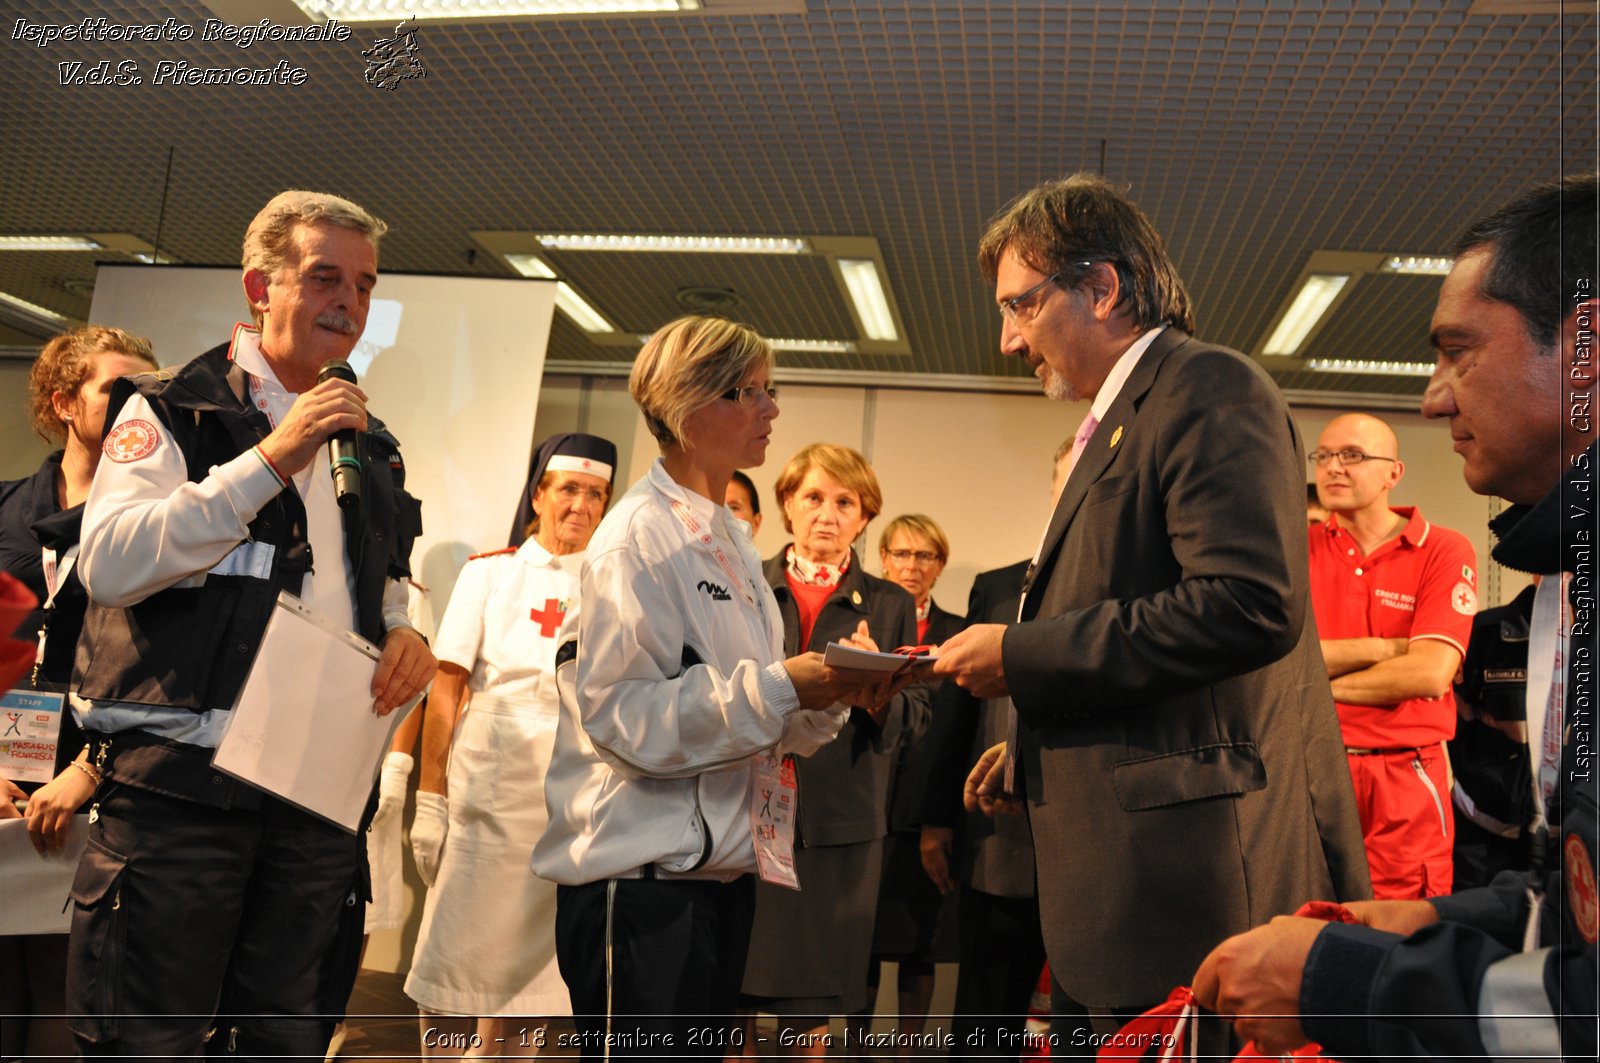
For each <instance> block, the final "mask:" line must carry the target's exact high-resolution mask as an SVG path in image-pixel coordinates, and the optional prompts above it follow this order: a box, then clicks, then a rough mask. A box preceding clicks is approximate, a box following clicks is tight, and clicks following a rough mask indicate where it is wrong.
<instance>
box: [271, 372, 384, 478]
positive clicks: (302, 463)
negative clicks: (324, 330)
mask: <svg viewBox="0 0 1600 1063" xmlns="http://www.w3.org/2000/svg"><path fill="white" fill-rule="evenodd" d="M341 369H342V370H343V372H342V373H341V372H340V370H341ZM366 403H367V393H366V392H364V391H362V390H361V389H360V388H359V387H357V386H356V383H355V373H354V372H352V371H351V369H350V364H349V363H348V362H346V361H344V360H343V359H335V360H334V361H332V362H329V363H328V364H327V365H326V366H324V367H323V369H322V372H321V373H319V374H318V375H317V383H316V386H315V387H313V388H311V389H310V390H309V391H303V392H301V393H300V396H299V397H298V398H296V399H295V400H294V405H293V406H291V407H290V408H289V412H288V413H287V414H286V415H285V416H284V418H283V421H282V422H281V423H279V425H278V427H277V428H275V429H273V430H272V433H271V434H270V435H268V436H267V438H265V439H263V440H262V441H261V443H260V448H261V451H262V453H263V454H265V455H266V457H267V459H268V460H269V461H270V462H272V464H273V466H274V467H275V468H276V469H277V470H278V471H279V472H280V473H281V474H282V475H284V476H293V475H294V474H295V473H297V472H299V471H300V470H301V469H304V468H305V467H306V466H307V465H309V464H311V462H312V460H313V459H315V458H316V456H317V450H318V449H319V448H320V447H321V446H322V445H323V444H324V443H327V444H328V449H329V458H330V459H331V460H332V461H333V462H334V468H335V469H338V468H341V467H343V468H347V469H350V471H351V472H352V473H354V475H353V476H351V480H353V481H354V482H356V483H357V484H359V482H360V475H359V472H360V470H359V467H356V468H351V467H350V466H348V465H341V464H340V463H339V459H340V457H341V456H342V455H341V454H340V453H339V452H337V451H336V449H335V448H336V447H337V446H338V445H339V444H336V443H335V441H334V437H335V436H338V435H340V434H342V435H344V436H345V437H347V439H348V443H347V445H348V447H349V451H348V456H349V457H350V458H351V459H352V460H354V459H355V457H356V450H355V433H356V432H360V431H364V430H365V429H366V427H367V406H366ZM337 486H338V485H337V480H336V482H335V488H336V489H337ZM359 491H360V488H359V487H357V495H356V497H357V498H359ZM340 504H341V505H351V504H353V503H347V502H343V501H341V502H340Z"/></svg>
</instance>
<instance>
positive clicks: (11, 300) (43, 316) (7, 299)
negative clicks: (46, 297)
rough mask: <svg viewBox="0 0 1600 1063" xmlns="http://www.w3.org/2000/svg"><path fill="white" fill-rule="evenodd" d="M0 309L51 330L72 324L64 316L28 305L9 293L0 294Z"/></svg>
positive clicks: (35, 304) (40, 307)
mask: <svg viewBox="0 0 1600 1063" xmlns="http://www.w3.org/2000/svg"><path fill="white" fill-rule="evenodd" d="M0 307H3V308H6V309H9V310H12V311H14V312H17V313H18V314H20V316H21V317H23V318H24V319H25V320H28V321H30V322H32V323H36V324H39V325H44V326H47V327H52V328H63V327H65V326H67V325H70V324H71V323H72V319H71V318H69V317H67V315H65V314H58V313H56V312H55V311H54V310H51V309H50V308H49V307H47V306H40V305H39V304H38V303H30V302H28V300H26V299H19V298H18V297H17V296H15V295H12V294H11V293H10V292H0Z"/></svg>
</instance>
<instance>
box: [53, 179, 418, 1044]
mask: <svg viewBox="0 0 1600 1063" xmlns="http://www.w3.org/2000/svg"><path fill="white" fill-rule="evenodd" d="M386 228H387V226H385V225H384V223H383V222H381V221H379V220H378V219H377V218H375V217H373V216H372V215H371V214H369V213H368V212H367V211H365V210H363V209H362V208H361V207H359V206H357V205H356V204H354V203H351V202H349V201H348V200H344V199H340V198H338V197H336V196H328V195H321V194H317V193H311V192H284V193H282V194H281V195H279V196H277V197H275V198H274V199H273V200H272V201H271V202H269V203H268V204H267V205H266V207H265V208H263V209H262V210H261V212H260V213H259V214H258V215H257V216H256V218H255V220H254V221H253V222H251V224H250V227H249V229H248V230H247V232H246V233H245V239H244V293H245V298H246V300H247V301H248V303H249V305H250V310H251V315H252V317H253V318H254V322H255V324H254V327H253V328H252V327H250V326H246V325H238V326H236V327H235V329H234V333H233V337H232V340H231V341H230V342H228V343H224V344H222V345H220V346H218V347H215V348H213V349H212V350H210V351H207V352H206V353H205V354H202V355H200V356H199V357H197V358H195V359H194V360H192V361H190V362H188V363H187V364H185V365H183V366H181V367H179V368H175V369H164V370H161V371H159V372H155V373H147V374H142V375H140V376H136V377H127V378H124V379H122V380H119V381H118V382H117V383H116V385H115V386H114V388H113V390H112V393H111V399H110V405H109V408H108V413H107V418H106V420H107V423H108V424H110V425H111V427H110V428H109V429H108V430H107V432H106V436H105V442H104V449H105V453H106V458H107V460H106V461H103V462H101V464H100V473H99V475H97V476H96V478H95V482H94V486H93V487H92V488H91V490H90V492H89V499H88V501H87V503H86V504H85V507H84V514H83V538H82V541H83V547H82V554H81V557H80V559H79V565H80V569H79V571H80V573H81V575H82V578H83V583H84V585H85V586H86V587H87V588H88V590H89V595H90V597H91V599H92V602H91V605H90V607H89V611H88V615H87V617H86V618H85V622H84V633H83V637H82V639H81V640H80V642H79V645H78V655H77V667H76V669H75V674H74V683H73V686H74V688H75V695H74V698H73V707H74V710H75V711H76V712H77V714H78V718H79V721H80V722H81V723H82V725H83V728H84V730H85V731H86V732H88V735H89V739H90V749H91V759H90V762H91V763H92V764H93V765H94V769H93V770H94V773H95V774H96V775H97V776H99V779H98V780H97V781H98V782H99V785H98V787H97V790H96V793H95V797H94V805H93V808H92V810H91V816H90V820H91V823H92V826H91V828H90V837H89V845H88V849H87V851H86V852H85V854H84V857H83V861H82V863H81V864H80V865H79V867H78V873H77V878H76V881H75V882H74V884H73V889H72V898H73V901H74V904H75V907H74V910H73V917H72V937H71V943H70V946H69V956H68V971H67V983H68V985H67V1003H68V1010H69V1011H70V1012H71V1013H72V1014H71V1016H70V1019H69V1023H70V1025H71V1026H72V1029H73V1032H74V1034H75V1035H76V1037H77V1041H78V1046H79V1048H80V1050H81V1051H82V1053H83V1054H84V1055H86V1056H129V1057H131V1056H152V1057H164V1058H187V1057H191V1056H198V1055H200V1054H202V1053H203V1052H204V1051H205V1047H206V1042H207V1041H208V1040H210V1039H212V1038H217V1039H219V1040H215V1041H212V1047H213V1048H216V1047H218V1046H220V1045H225V1046H226V1047H227V1050H228V1051H229V1052H230V1053H232V1054H237V1055H239V1056H243V1057H246V1058H251V1057H267V1056H307V1057H317V1058H320V1057H321V1056H322V1055H323V1051H324V1048H325V1046H326V1045H327V1043H328V1034H329V1032H330V1030H331V1028H332V1022H333V1020H332V1019H331V1018H325V1017H321V1016H318V1015H317V1013H318V1012H320V1011H326V1010H328V1009H329V1008H330V1007H337V1006H338V1005H339V1004H342V1002H343V1001H344V1000H345V999H346V996H347V995H348V990H349V985H350V980H351V979H353V977H354V973H355V966H356V951H355V950H356V949H359V947H360V931H361V919H360V912H361V906H360V905H359V904H357V903H356V901H357V900H359V899H360V898H361V897H362V896H364V895H365V888H364V885H363V882H364V879H365V869H364V867H363V866H362V865H363V861H364V851H363V843H362V839H361V837H360V835H359V834H357V835H354V836H352V835H351V834H348V833H346V832H345V831H344V830H343V829H341V828H339V827H336V826H333V825H331V824H329V823H327V822H325V821H323V820H320V819H317V818H315V817H313V816H311V815H310V814H308V813H306V812H304V811H302V810H300V809H298V808H296V807H294V806H292V805H290V804H288V803H287V802H285V801H283V800H281V799H279V798H277V797H275V796H273V795H271V794H268V793H265V792H263V791H261V790H258V789H255V788H253V787H251V786H248V785H245V784H244V783H242V782H239V781H237V780H234V779H231V778H229V777H227V776H225V775H222V774H220V773H218V772H217V771H215V770H214V769H213V768H212V766H211V758H212V754H213V753H214V751H215V748H216V745H217V743H218V741H219V739H220V737H221V735H222V732H223V730H224V728H225V727H226V725H227V721H228V719H229V717H230V714H231V708H232V706H233V704H234V701H235V698H236V696H237V695H238V693H239V690H240V689H241V687H242V686H243V684H244V681H245V678H246V676H247V674H248V673H249V671H250V668H251V665H252V662H253V660H254V658H255V652H256V649H257V648H258V647H259V645H260V643H261V639H262V636H263V635H264V633H265V630H266V625H267V620H268V618H269V617H270V615H271V613H272V610H273V603H274V602H275V601H276V599H277V596H278V594H279V593H280V592H288V593H290V594H294V595H297V596H299V597H300V598H301V600H303V601H304V602H305V603H306V604H307V605H309V606H310V607H311V608H313V609H314V610H316V611H317V612H319V613H321V614H323V615H324V616H327V617H329V618H330V619H332V620H333V621H334V622H335V623H336V624H338V625H339V626H340V627H343V628H349V629H354V630H356V631H358V632H360V633H361V634H362V635H363V636H365V637H366V638H367V639H369V640H371V641H372V642H374V643H377V644H379V645H381V646H382V648H383V653H382V658H381V660H380V661H379V663H378V666H377V669H376V671H375V673H374V675H373V679H372V686H371V691H372V698H373V701H372V709H373V711H375V712H377V713H378V714H379V715H383V714H386V713H388V712H390V711H392V710H393V709H395V708H396V707H397V706H399V705H402V704H404V703H405V702H406V701H408V700H409V699H410V698H411V697H412V696H413V695H415V694H416V693H417V692H418V691H420V690H421V689H422V687H423V685H424V684H425V683H426V682H427V680H428V678H429V677H431V676H432V675H433V672H434V668H435V664H436V662H435V661H434V658H433V655H432V654H431V653H430V652H429V651H428V648H427V645H426V643H425V642H424V641H423V639H422V638H421V636H419V635H418V634H417V633H416V631H414V630H413V629H412V628H411V627H410V626H409V624H407V622H406V619H405V603H406V592H405V587H404V584H403V583H402V582H401V579H402V578H403V577H404V576H405V575H407V565H408V555H409V552H410V546H411V541H412V539H413V538H414V537H415V535H416V533H417V531H419V530H420V521H419V519H418V507H417V504H416V502H415V500H413V499H411V498H410V497H409V496H408V495H406V494H405V491H404V475H405V473H404V465H403V463H402V462H401V460H400V453H399V446H398V444H397V443H396V442H395V440H394V437H393V436H391V435H389V434H388V433H387V432H386V431H385V430H384V429H383V427H382V426H381V425H380V424H379V423H378V421H377V420H376V419H373V418H369V417H368V414H367V411H366V394H365V393H364V392H363V391H362V390H361V389H360V388H359V387H358V386H356V385H355V384H354V383H352V382H349V381H345V380H339V379H329V380H325V381H322V382H320V383H319V382H318V380H317V377H318V374H319V371H320V370H321V368H322V367H323V366H324V365H325V364H326V363H327V362H329V361H331V360H333V359H343V358H345V357H347V356H348V355H349V354H350V352H351V350H352V349H353V348H354V346H355V343H356V340H357V339H358V338H359V336H360V333H361V330H362V329H363V328H364V327H365V325H366V320H367V309H368V305H369V301H370V299H371V293H372V287H373V285H374V284H375V283H376V282H377V279H378V278H377V273H378V247H377V245H378V239H379V238H380V237H381V236H382V235H383V233H384V231H385V230H386ZM346 430H348V431H351V432H353V433H354V435H355V439H356V454H357V455H358V457H359V459H360V466H361V471H360V473H359V478H360V481H361V484H360V486H361V491H360V500H359V502H358V503H357V505H356V506H355V507H352V508H341V506H340V504H339V502H337V501H336V500H335V497H334V490H333V486H332V480H331V478H330V477H329V475H328V473H327V472H325V471H324V469H323V464H322V462H321V461H320V460H318V457H319V455H320V453H321V452H322V450H323V447H324V444H326V442H327V440H328V438H329V436H331V435H332V434H333V433H335V432H338V431H346ZM352 913H353V914H352ZM352 929H353V934H351V933H350V931H351V930H352ZM347 950H348V951H347Z"/></svg>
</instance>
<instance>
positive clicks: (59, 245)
mask: <svg viewBox="0 0 1600 1063" xmlns="http://www.w3.org/2000/svg"><path fill="white" fill-rule="evenodd" d="M102 246H104V245H102V244H101V243H100V242H99V241H98V240H91V239H89V238H88V237H87V236H61V235H56V234H53V233H39V234H35V235H21V234H18V235H13V236H0V251H99V250H100V249H101V247H102Z"/></svg>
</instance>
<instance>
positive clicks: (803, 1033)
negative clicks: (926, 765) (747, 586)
mask: <svg viewBox="0 0 1600 1063" xmlns="http://www.w3.org/2000/svg"><path fill="white" fill-rule="evenodd" d="M775 493H776V494H777V496H778V502H779V504H780V505H781V507H782V509H783V522H784V526H785V527H786V528H787V529H788V530H789V531H790V532H792V533H793V534H794V542H793V543H792V544H790V545H789V546H787V547H785V548H784V549H783V550H782V551H781V552H780V553H778V554H777V556H775V557H773V558H771V559H770V560H768V562H767V566H766V575H767V581H768V582H769V583H770V584H771V585H772V591H773V594H774V596H775V597H776V598H777V601H778V608H779V610H780V611H781V613H782V615H783V626H784V647H785V652H786V653H796V652H800V651H803V650H806V649H818V650H820V649H824V648H825V647H826V646H827V644H828V643H829V642H833V641H841V640H844V639H846V638H848V637H851V636H855V638H856V639H857V641H858V644H863V645H869V646H875V647H876V648H879V649H885V650H892V649H895V648H896V647H899V646H905V645H911V644H913V643H915V642H916V639H917V619H916V602H915V600H914V599H913V598H912V597H911V595H909V594H907V593H906V592H905V591H903V590H901V589H900V588H899V587H897V586H895V585H894V584H892V583H890V582H889V581H887V580H882V579H878V578H877V577H875V576H870V575H868V574H867V573H866V572H865V571H864V570H863V567H862V565H861V562H860V559H859V558H858V557H857V556H856V554H855V551H854V550H853V549H852V548H851V544H852V543H853V542H854V541H855V540H856V538H857V537H858V536H859V535H860V534H861V533H862V532H863V531H864V530H865V529H866V526H867V524H868V522H869V521H871V520H872V518H873V517H875V516H877V515H878V512H879V511H880V510H881V509H882V507H883V493H882V491H881V490H880V489H879V487H878V478H877V476H875V475H874V474H873V471H872V467H871V466H870V465H868V464H867V461H866V459H865V458H863V457H862V456H861V455H860V454H859V453H857V452H856V451H854V450H852V449H850V448H849V447H842V446H835V445H832V444H827V443H818V444H813V445H812V446H808V447H805V448H804V449H802V450H800V451H799V452H798V453H797V454H795V455H794V457H792V458H790V459H789V464H788V466H787V467H786V468H785V469H784V470H783V474H782V475H781V476H779V478H778V482H777V485H776V489H775ZM929 701H930V695H929V692H928V688H927V687H925V686H922V685H920V684H917V685H913V686H910V687H907V688H906V689H905V690H903V691H901V692H900V693H899V694H897V695H896V696H895V697H894V698H893V699H892V700H891V701H889V702H888V703H887V704H885V705H883V706H882V707H881V708H878V709H873V710H866V709H860V708H857V709H852V710H851V713H850V718H849V720H848V721H847V722H846V723H845V725H844V729H843V730H842V731H841V733H840V735H839V737H838V739H836V740H835V741H834V742H832V743H830V744H829V745H827V746H824V747H823V748H822V749H819V750H818V751H817V752H816V753H815V754H813V755H812V756H811V757H810V758H808V759H806V760H802V761H797V762H796V765H795V767H796V772H797V774H798V776H799V778H800V794H801V797H800V803H799V814H798V817H797V819H798V829H797V832H796V841H797V843H798V844H797V845H796V847H795V869H796V872H797V874H798V875H799V879H800V890H799V892H795V891H792V890H786V889H782V888H780V887H775V886H770V885H767V884H762V885H760V886H759V887H757V890H756V916H755V927H754V929H753V931H752V932H751V941H750V958H749V962H748V964H747V965H746V968H745V978H744V999H743V1001H742V1002H743V1004H744V1005H745V1006H746V1007H747V1008H751V1009H758V1010H761V1011H769V1012H772V1013H774V1014H776V1015H778V1016H779V1017H780V1020H781V1022H782V1024H783V1025H784V1026H785V1027H787V1028H788V1029H789V1030H790V1031H792V1032H793V1033H794V1034H796V1035H797V1036H795V1037H792V1038H790V1039H789V1041H790V1045H789V1048H788V1049H787V1050H794V1049H799V1050H800V1051H801V1052H802V1053H815V1054H823V1053H824V1052H825V1051H826V1048H827V1038H826V1037H825V1034H826V1029H827V1022H828V1016H829V1015H842V1014H850V1013H851V1012H854V1011H858V1010H860V1009H861V1008H863V1007H865V1006H867V1005H868V1003H869V1002H868V1001H867V987H866V981H867V964H868V959H869V951H870V947H871V944H872V925H873V917H874V913H875V911H876V908H877V903H878V882H879V877H880V874H881V872H882V868H883V839H884V836H885V835H886V834H887V833H888V830H889V825H888V805H889V785H890V774H891V772H892V769H893V765H894V760H895V756H896V753H897V751H898V749H899V746H900V743H901V742H903V741H906V740H908V739H909V738H910V737H911V736H914V735H915V734H917V733H920V731H921V730H922V729H923V728H924V727H925V726H926V724H927V720H928V713H929Z"/></svg>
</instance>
